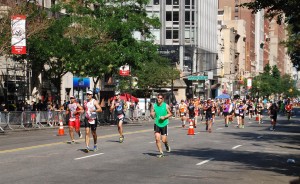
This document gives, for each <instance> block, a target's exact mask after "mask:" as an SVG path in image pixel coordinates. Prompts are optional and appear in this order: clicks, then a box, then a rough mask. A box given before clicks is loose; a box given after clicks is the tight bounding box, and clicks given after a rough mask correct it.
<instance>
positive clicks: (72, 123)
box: [67, 96, 83, 144]
mask: <svg viewBox="0 0 300 184" xmlns="http://www.w3.org/2000/svg"><path fill="white" fill-rule="evenodd" d="M81 112H83V108H82V107H81V105H80V104H79V103H78V102H76V100H75V97H74V96H71V97H70V104H69V105H68V107H67V113H69V114H70V119H69V133H70V137H71V144H72V143H75V139H74V131H73V130H74V127H75V132H77V133H78V136H79V138H82V134H81V131H80V113H81Z"/></svg>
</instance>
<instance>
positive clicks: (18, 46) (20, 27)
mask: <svg viewBox="0 0 300 184" xmlns="http://www.w3.org/2000/svg"><path fill="white" fill-rule="evenodd" d="M11 33H12V37H11V53H12V54H26V16H25V15H15V16H11Z"/></svg>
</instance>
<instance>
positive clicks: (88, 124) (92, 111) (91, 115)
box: [84, 90, 102, 153]
mask: <svg viewBox="0 0 300 184" xmlns="http://www.w3.org/2000/svg"><path fill="white" fill-rule="evenodd" d="M86 95H87V99H86V100H85V101H84V109H85V118H84V126H85V144H86V149H85V152H87V153H88V152H89V151H91V150H90V148H89V145H90V131H91V132H92V135H93V139H94V149H93V151H97V150H98V146H97V112H102V109H101V107H100V105H99V103H98V101H97V100H96V99H94V98H93V92H92V91H91V90H89V91H87V92H86Z"/></svg>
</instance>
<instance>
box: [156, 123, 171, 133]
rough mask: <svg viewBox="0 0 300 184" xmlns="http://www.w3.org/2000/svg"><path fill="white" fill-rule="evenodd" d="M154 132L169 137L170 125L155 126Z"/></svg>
mask: <svg viewBox="0 0 300 184" xmlns="http://www.w3.org/2000/svg"><path fill="white" fill-rule="evenodd" d="M154 132H155V133H160V134H161V135H168V125H167V126H165V127H159V126H157V125H156V124H154Z"/></svg>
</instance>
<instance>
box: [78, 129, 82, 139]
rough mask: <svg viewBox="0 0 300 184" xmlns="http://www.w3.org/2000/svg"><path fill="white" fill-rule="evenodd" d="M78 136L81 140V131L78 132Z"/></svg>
mask: <svg viewBox="0 0 300 184" xmlns="http://www.w3.org/2000/svg"><path fill="white" fill-rule="evenodd" d="M78 136H79V138H80V139H81V138H82V133H81V131H79V132H78Z"/></svg>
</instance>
